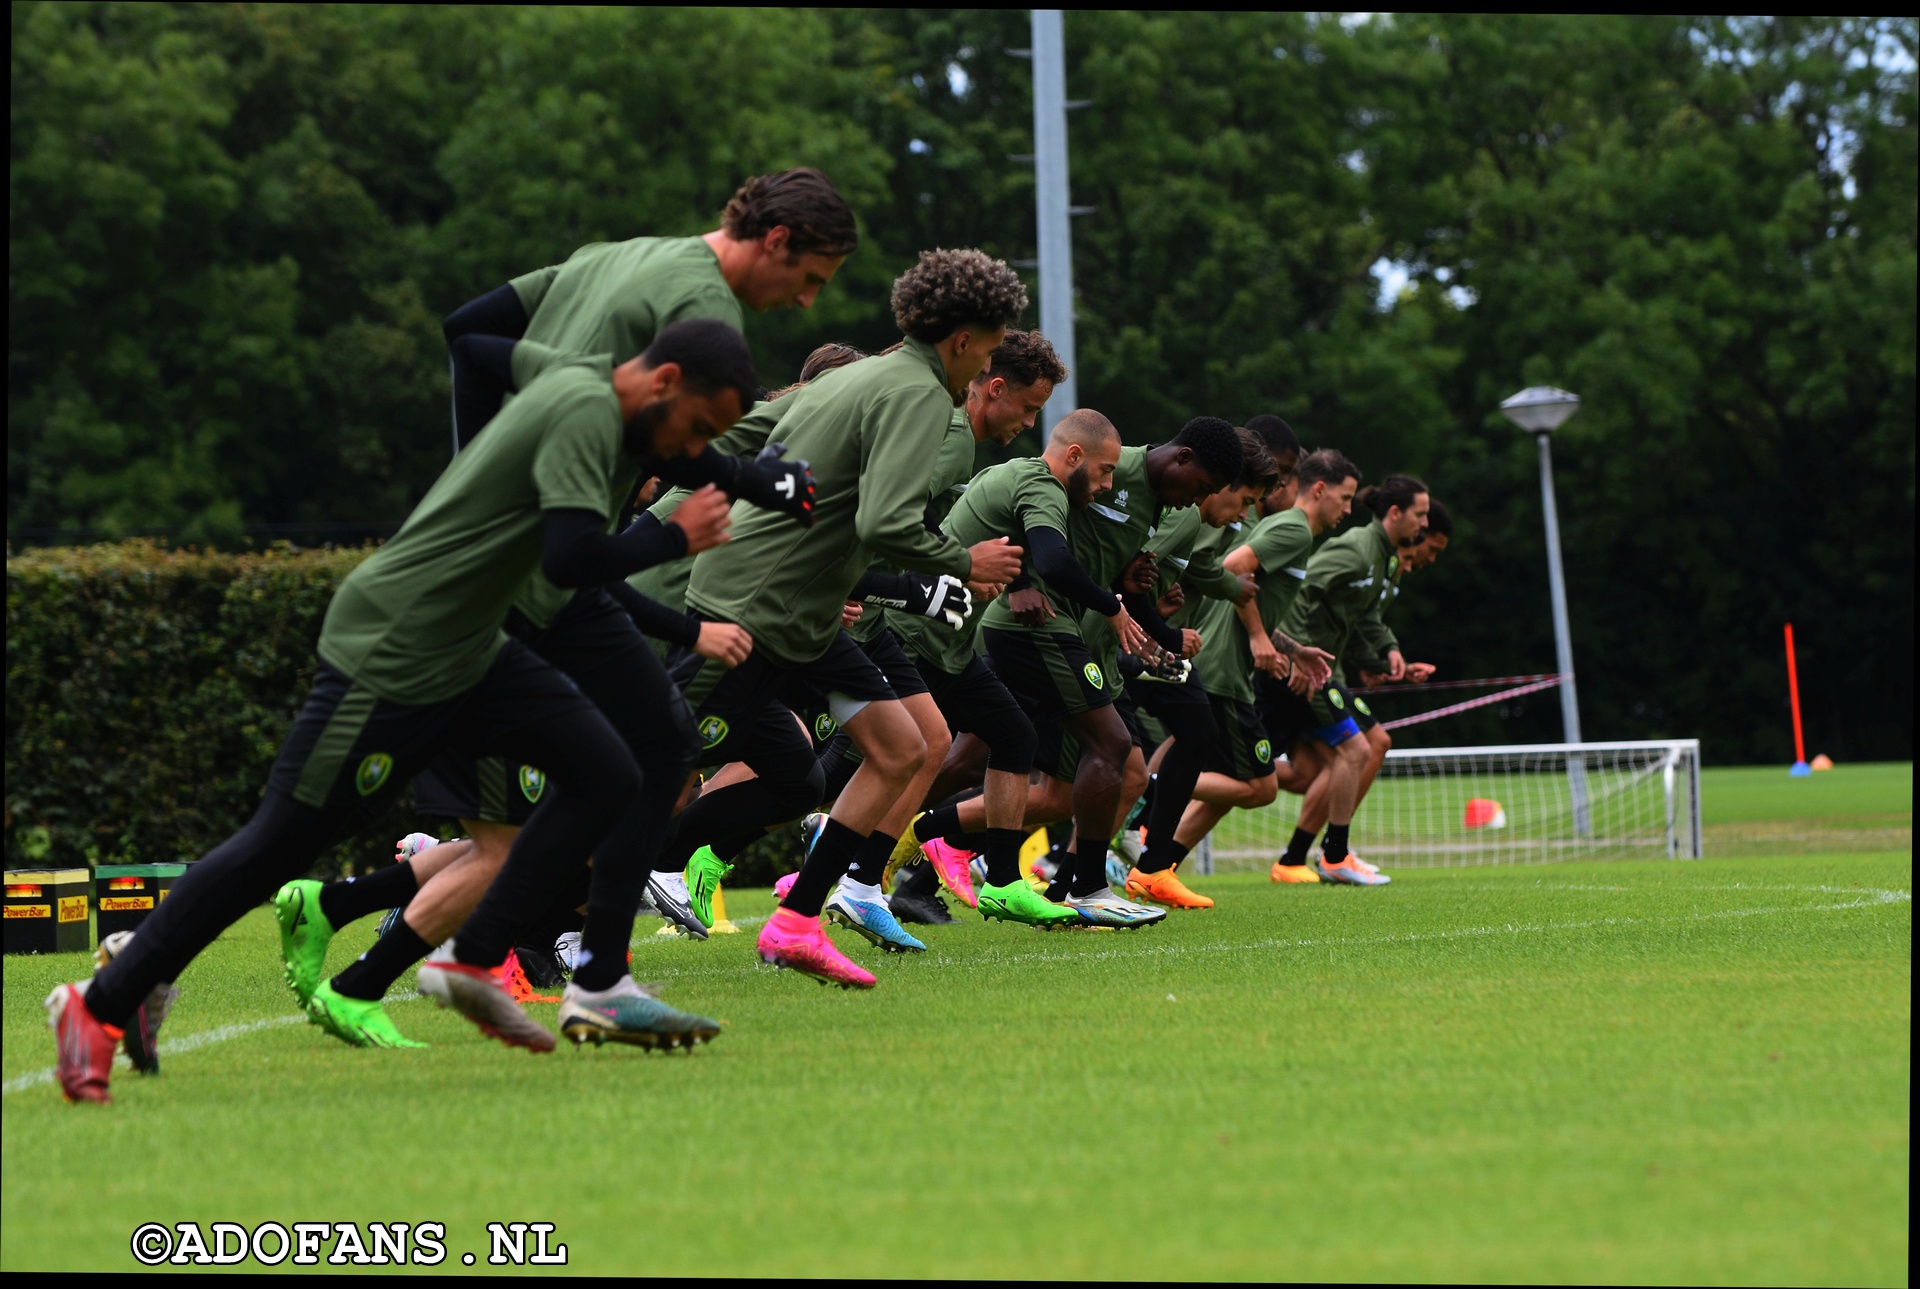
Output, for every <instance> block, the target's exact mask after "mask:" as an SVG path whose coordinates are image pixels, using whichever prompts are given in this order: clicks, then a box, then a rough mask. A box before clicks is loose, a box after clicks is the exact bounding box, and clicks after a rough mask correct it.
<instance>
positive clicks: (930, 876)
mask: <svg viewBox="0 0 1920 1289" xmlns="http://www.w3.org/2000/svg"><path fill="white" fill-rule="evenodd" d="M893 893H894V894H895V895H908V896H918V897H919V898H920V899H923V900H927V899H932V898H934V897H935V896H937V895H938V894H939V893H940V878H939V875H938V874H936V873H935V872H934V871H933V865H932V864H908V865H907V866H906V867H905V868H903V869H901V870H900V875H899V876H898V877H896V878H894V879H893Z"/></svg>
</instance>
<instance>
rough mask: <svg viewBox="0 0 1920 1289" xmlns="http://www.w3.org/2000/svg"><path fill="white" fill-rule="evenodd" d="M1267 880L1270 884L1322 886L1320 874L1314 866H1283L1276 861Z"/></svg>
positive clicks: (1269, 871) (1268, 872) (1268, 871)
mask: <svg viewBox="0 0 1920 1289" xmlns="http://www.w3.org/2000/svg"><path fill="white" fill-rule="evenodd" d="M1267 880H1268V881H1269V882H1287V883H1289V884H1298V885H1302V886H1318V885H1319V884H1320V874H1318V873H1316V872H1314V871H1313V868H1312V866H1311V865H1308V864H1282V863H1281V862H1280V861H1278V860H1275V861H1274V864H1273V867H1272V868H1270V869H1268V870H1267Z"/></svg>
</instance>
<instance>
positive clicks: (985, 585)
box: [967, 581, 1007, 608]
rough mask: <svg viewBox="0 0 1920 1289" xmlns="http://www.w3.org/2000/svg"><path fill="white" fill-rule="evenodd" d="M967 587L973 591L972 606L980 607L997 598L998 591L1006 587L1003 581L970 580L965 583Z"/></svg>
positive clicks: (998, 595)
mask: <svg viewBox="0 0 1920 1289" xmlns="http://www.w3.org/2000/svg"><path fill="white" fill-rule="evenodd" d="M967 589H968V590H969V591H971V592H973V606H974V607H975V608H980V607H981V606H983V605H985V604H987V603H989V602H991V601H993V600H997V599H999V598H1000V593H1001V592H1002V591H1004V590H1006V589H1007V587H1006V583H1004V582H972V581H970V582H968V583H967Z"/></svg>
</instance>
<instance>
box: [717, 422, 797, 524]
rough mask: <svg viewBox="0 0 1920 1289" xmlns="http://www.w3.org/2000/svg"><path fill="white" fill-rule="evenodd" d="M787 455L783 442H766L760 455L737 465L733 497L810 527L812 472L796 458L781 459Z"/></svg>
mask: <svg viewBox="0 0 1920 1289" xmlns="http://www.w3.org/2000/svg"><path fill="white" fill-rule="evenodd" d="M786 454H787V445H786V444H784V443H769V444H767V446H766V447H764V448H761V449H760V455H759V456H757V457H755V458H754V459H753V460H751V461H742V462H741V463H740V472H739V475H738V476H737V477H736V478H735V479H734V481H733V491H734V495H735V496H738V497H741V498H743V499H745V500H747V501H751V502H752V503H753V504H754V505H756V506H758V507H760V508H761V509H762V510H777V511H779V512H780V513H781V514H783V515H792V516H793V517H794V518H795V519H798V520H799V521H800V522H801V523H802V524H805V525H806V526H807V527H808V528H811V527H813V502H814V485H813V471H812V470H811V469H809V468H808V466H807V463H806V462H805V461H802V460H800V459H799V458H798V457H796V458H794V459H793V460H791V461H785V460H782V459H781V458H783V457H784V456H786Z"/></svg>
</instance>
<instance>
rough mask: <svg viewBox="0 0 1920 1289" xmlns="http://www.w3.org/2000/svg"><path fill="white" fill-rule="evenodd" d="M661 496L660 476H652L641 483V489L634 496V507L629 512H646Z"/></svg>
mask: <svg viewBox="0 0 1920 1289" xmlns="http://www.w3.org/2000/svg"><path fill="white" fill-rule="evenodd" d="M659 495H660V476H659V475H657V474H650V475H648V476H647V477H646V478H644V479H642V480H641V481H640V487H639V488H638V489H637V490H636V491H635V492H634V494H633V505H631V506H629V507H628V509H629V510H645V509H646V508H647V507H648V506H651V505H652V504H653V502H654V499H655V498H656V497H658V496H659Z"/></svg>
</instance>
